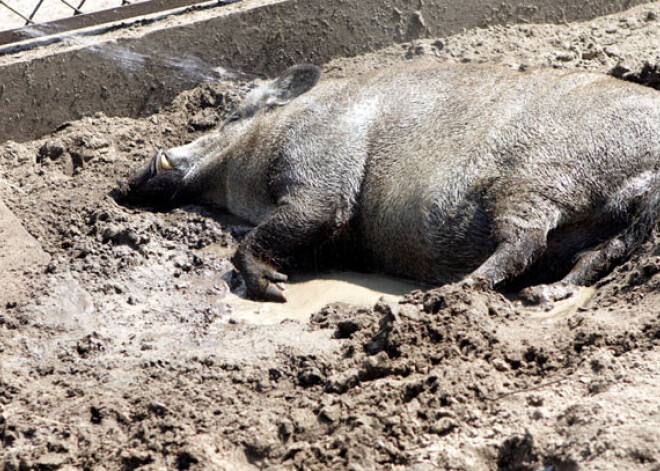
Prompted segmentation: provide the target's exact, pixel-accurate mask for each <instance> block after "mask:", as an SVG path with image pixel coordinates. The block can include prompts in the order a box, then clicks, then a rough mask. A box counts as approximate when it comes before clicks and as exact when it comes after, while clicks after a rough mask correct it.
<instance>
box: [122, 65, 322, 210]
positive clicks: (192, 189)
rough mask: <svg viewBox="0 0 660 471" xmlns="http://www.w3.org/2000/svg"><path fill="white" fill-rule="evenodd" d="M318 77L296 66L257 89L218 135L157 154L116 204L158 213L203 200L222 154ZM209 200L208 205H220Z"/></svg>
mask: <svg viewBox="0 0 660 471" xmlns="http://www.w3.org/2000/svg"><path fill="white" fill-rule="evenodd" d="M320 73H321V72H320V69H319V68H318V67H315V66H312V65H295V66H293V67H290V68H289V69H287V70H286V71H285V72H284V73H282V75H280V76H279V77H278V78H276V79H275V80H271V81H268V82H264V83H262V84H261V85H259V86H257V87H256V88H254V89H253V90H252V91H250V93H248V94H247V95H246V97H245V99H244V100H243V102H242V103H241V105H240V106H239V107H238V109H237V110H236V111H235V112H233V113H232V114H231V115H230V116H229V117H228V118H227V119H226V120H225V121H224V122H223V123H222V125H221V127H220V128H219V129H218V130H216V131H214V132H212V133H210V134H207V135H205V136H203V137H201V138H199V139H197V140H195V141H193V142H191V143H189V144H186V145H183V146H180V147H175V148H172V149H167V150H159V151H158V152H156V154H155V155H154V156H153V157H152V158H151V160H150V162H149V163H148V164H147V165H146V167H144V168H142V169H141V170H139V171H138V172H137V173H136V174H135V175H134V176H133V177H132V178H131V179H130V180H129V181H128V184H124V185H123V188H121V189H120V191H119V195H118V199H119V200H120V201H121V202H123V203H129V204H140V205H148V206H152V207H157V208H161V209H166V208H171V207H175V206H177V205H181V204H185V203H188V202H193V201H200V200H202V201H203V200H204V199H205V196H206V193H208V192H209V191H211V192H213V191H214V189H213V188H209V186H213V185H216V186H217V185H222V184H223V183H222V182H221V181H219V180H218V179H217V178H214V177H215V176H216V175H214V172H216V173H217V170H218V167H219V166H221V165H222V160H223V159H226V158H227V156H226V155H225V154H226V153H225V152H224V151H225V149H227V148H228V147H229V146H230V145H232V144H234V143H236V142H240V137H241V135H242V134H243V132H244V131H245V129H246V127H247V126H248V125H249V123H250V122H251V121H252V120H253V119H254V118H256V117H258V116H260V115H261V114H262V113H265V112H268V111H269V110H271V109H274V108H277V107H280V106H283V105H285V104H287V103H288V102H290V101H291V100H293V99H294V98H296V97H297V96H299V95H301V94H303V93H305V92H307V91H308V90H310V89H311V88H313V87H314V86H315V85H316V83H317V81H318V79H319V76H320ZM215 194H217V192H216V193H215ZM210 199H211V202H212V203H221V202H219V201H217V199H214V198H210Z"/></svg>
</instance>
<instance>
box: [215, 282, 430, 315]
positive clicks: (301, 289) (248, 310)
mask: <svg viewBox="0 0 660 471" xmlns="http://www.w3.org/2000/svg"><path fill="white" fill-rule="evenodd" d="M421 287H422V286H420V285H416V284H413V283H411V282H407V281H403V280H399V279H396V278H391V277H386V276H382V275H374V274H365V273H356V272H335V273H326V274H321V275H305V276H304V277H303V276H301V277H296V278H295V279H294V281H293V282H292V283H289V284H288V285H287V289H286V297H287V302H286V303H281V304H280V303H262V302H255V301H250V300H248V299H245V298H244V297H241V296H239V295H237V294H234V293H228V294H227V295H226V296H225V297H224V298H223V301H224V302H226V303H227V307H228V311H229V312H230V313H231V314H230V317H231V319H233V320H235V321H238V322H245V323H250V324H278V323H280V322H282V321H283V320H286V319H291V320H296V321H300V322H308V321H309V318H310V316H311V314H312V313H314V312H317V311H319V310H320V309H322V308H323V307H324V306H327V305H328V304H333V303H340V304H342V305H345V306H349V305H350V306H358V307H370V306H373V305H374V303H376V302H377V301H378V299H380V298H381V297H385V298H386V299H389V300H397V299H400V298H401V297H402V296H403V295H405V294H406V293H409V292H410V291H412V290H415V289H420V288H421Z"/></svg>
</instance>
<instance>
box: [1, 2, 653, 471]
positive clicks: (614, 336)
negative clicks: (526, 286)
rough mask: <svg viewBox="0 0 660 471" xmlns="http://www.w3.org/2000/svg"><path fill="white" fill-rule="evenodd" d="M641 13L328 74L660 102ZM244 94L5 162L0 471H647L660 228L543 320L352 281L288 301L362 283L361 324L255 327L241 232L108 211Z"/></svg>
mask: <svg viewBox="0 0 660 471" xmlns="http://www.w3.org/2000/svg"><path fill="white" fill-rule="evenodd" d="M659 15H660V3H652V4H648V5H645V6H643V7H639V8H636V9H633V10H630V11H628V12H625V13H623V14H618V15H614V16H611V17H606V18H601V19H598V20H594V21H591V22H588V23H582V24H570V25H560V26H550V25H522V26H511V27H495V28H490V29H484V30H476V31H466V32H464V33H463V34H460V35H457V36H453V37H449V38H442V39H437V40H429V41H421V42H419V43H415V44H406V45H404V46H396V47H393V48H390V49H388V50H385V51H381V52H379V53H376V54H371V55H368V56H365V57H361V58H358V59H344V60H338V61H334V62H333V63H330V64H327V65H326V66H325V71H326V73H327V74H328V75H342V74H353V73H359V72H360V71H361V70H364V69H365V68H372V67H381V66H384V65H387V64H390V63H394V62H399V61H406V60H415V59H416V58H417V57H418V56H424V57H429V56H430V57H437V60H440V61H489V62H498V63H503V64H507V65H509V66H511V67H514V68H521V67H522V68H524V67H530V66H551V67H578V68H587V69H593V70H600V71H603V72H610V71H612V70H615V73H616V74H618V75H621V76H625V77H626V78H629V79H633V80H640V81H644V82H647V83H648V84H650V85H654V84H655V85H656V86H657V85H658V83H659V80H658V74H657V69H655V71H654V69H653V67H652V66H653V65H657V64H659V63H660V20H659V19H658V16H659ZM645 62H648V63H649V64H650V65H651V66H646V67H645V66H644V63H645ZM248 85H249V84H246V83H238V82H237V83H210V84H205V85H203V86H201V87H199V88H197V89H195V90H192V91H189V92H186V93H184V94H182V95H181V96H180V97H179V98H178V99H177V100H176V101H175V102H174V103H173V104H172V105H170V106H167V107H164V108H163V109H162V110H161V111H160V112H159V113H158V114H156V115H153V116H151V117H150V118H147V119H141V120H134V119H126V118H110V117H106V116H102V115H98V116H94V117H89V118H86V119H84V120H81V121H78V122H74V123H69V124H67V125H66V126H63V127H62V128H61V129H60V130H58V131H56V132H54V133H53V134H52V135H50V136H47V137H45V138H43V139H39V140H37V141H33V142H28V143H23V144H17V143H12V142H8V143H4V144H2V145H0V171H1V173H0V199H2V200H3V201H4V203H5V204H6V206H7V207H8V208H9V210H11V212H12V213H13V214H14V215H15V216H16V217H17V218H18V219H19V220H20V221H21V223H22V224H23V227H24V228H25V230H26V232H25V231H22V230H21V229H20V228H17V225H16V222H15V221H14V220H13V219H12V218H13V216H12V215H11V214H10V213H9V212H8V211H6V210H5V209H4V208H2V207H0V214H1V215H2V219H1V220H0V236H2V239H3V241H2V244H0V248H2V251H1V252H0V277H2V279H1V280H0V283H2V285H3V286H11V289H3V290H0V298H2V299H0V301H1V304H0V359H1V362H0V443H1V448H0V464H1V465H2V466H3V469H5V470H17V469H21V470H31V469H35V470H36V469H38V470H54V469H60V470H73V469H109V470H114V469H121V470H132V469H145V470H146V469H154V470H155V469H165V468H167V469H181V470H186V469H199V470H202V469H226V470H249V469H299V470H325V469H337V470H340V469H341V470H345V469H349V470H353V471H359V470H388V469H390V470H398V469H412V470H418V471H422V470H434V469H457V470H481V469H485V470H489V469H514V470H541V469H543V470H577V469H589V470H592V469H599V470H620V469H644V470H658V469H660V446H658V445H659V444H660V232H659V233H656V234H655V235H654V237H653V239H652V240H651V241H649V242H648V243H647V244H646V245H645V246H644V247H643V248H642V250H640V251H639V252H638V253H636V254H635V255H634V256H633V257H632V258H631V260H629V261H628V262H627V263H625V264H624V265H622V266H620V267H618V268H616V269H615V271H614V272H613V273H612V274H611V275H609V276H607V277H606V278H605V279H603V280H602V281H601V282H600V283H599V284H598V285H597V286H596V287H595V291H594V292H593V293H592V296H591V298H589V299H583V301H584V302H585V304H584V305H581V306H578V307H577V308H576V309H570V310H566V311H564V312H563V313H562V314H561V315H551V316H548V315H547V314H546V313H544V312H542V311H529V310H524V309H521V308H520V307H519V306H518V305H517V304H516V303H515V302H513V301H511V298H510V297H506V296H504V295H503V294H500V293H497V292H491V291H479V290H462V289H459V288H457V287H456V286H453V285H448V286H445V287H442V288H439V289H433V290H429V291H422V290H415V291H413V292H412V293H410V294H408V295H406V296H405V297H402V296H400V295H401V293H402V292H401V291H399V290H400V289H401V288H402V287H403V285H401V284H399V283H398V282H396V281H392V280H385V281H384V280H382V279H378V278H374V281H373V283H372V282H371V281H368V280H369V279H368V278H360V277H356V275H355V274H349V275H346V274H331V275H324V276H323V277H321V276H319V278H326V279H325V281H321V282H320V283H328V284H327V285H323V284H321V285H319V284H315V282H312V281H309V277H308V278H306V279H305V278H298V280H301V281H305V280H307V281H306V282H303V283H300V284H299V285H297V288H294V290H295V289H299V292H300V293H301V298H300V299H301V300H302V301H305V300H306V298H305V297H306V296H307V298H309V299H313V300H314V301H318V299H319V296H320V295H323V296H327V298H323V300H322V302H323V303H325V302H326V301H325V300H326V299H327V300H329V301H331V300H338V301H342V296H343V294H344V293H345V292H346V291H345V289H348V288H346V287H347V286H349V287H350V290H354V289H358V288H362V289H364V291H360V292H359V293H358V296H359V300H362V302H363V303H364V302H366V304H365V305H363V306H357V307H351V306H350V305H348V304H347V303H346V301H345V300H344V301H342V302H338V303H331V304H330V305H328V306H326V307H323V308H319V306H318V305H313V303H311V304H310V305H303V306H302V307H299V310H297V311H296V310H295V309H294V306H292V307H290V309H291V312H286V311H279V312H273V311H268V310H269V309H270V308H269V307H268V306H250V305H249V304H246V303H245V302H244V301H242V300H240V298H239V297H237V296H236V295H235V294H229V290H230V287H234V288H235V290H236V291H237V292H238V293H239V294H240V283H238V282H237V279H236V277H234V276H233V275H232V267H231V265H230V263H229V261H228V256H229V254H230V253H231V251H232V249H233V248H234V247H235V244H236V241H237V240H240V238H241V237H242V236H243V235H244V234H245V233H246V231H247V230H248V229H249V228H248V227H246V226H245V225H244V224H242V223H241V222H240V221H237V220H235V219H232V218H231V217H228V216H227V215H223V214H220V213H218V212H217V211H214V210H212V209H210V208H200V207H187V208H182V209H177V210H174V211H171V212H168V213H154V212H149V211H145V210H140V209H137V208H125V207H121V206H118V205H117V204H116V203H115V202H114V200H113V199H112V197H111V196H110V192H111V191H112V190H113V189H114V188H116V185H117V184H116V181H117V179H118V178H122V177H125V176H126V175H127V174H128V173H130V171H131V170H132V169H134V168H135V167H136V166H138V165H141V164H142V163H143V162H144V161H145V160H146V159H147V158H148V157H149V156H151V155H152V154H153V152H154V151H155V149H156V148H158V147H167V146H173V145H177V144H180V143H182V142H186V141H188V140H190V139H193V138H195V137H197V136H199V135H201V134H202V133H203V132H206V131H208V130H209V129H211V128H213V127H214V126H215V125H217V123H218V121H219V119H221V117H222V116H223V115H225V114H226V113H228V112H229V111H230V110H231V109H232V107H233V106H235V104H236V103H237V101H238V100H239V99H240V96H241V95H243V94H244V93H245V91H246V89H247V87H248ZM10 230H11V232H9V231H10ZM19 253H20V254H25V256H22V255H21V256H19V255H17V254H19ZM10 269H11V270H10ZM313 278H314V277H313ZM333 278H334V279H335V280H334V281H333ZM337 279H340V280H343V283H344V284H343V285H341V283H339V282H338V281H337ZM365 280H367V281H365ZM390 283H391V284H390ZM340 285H341V286H340ZM360 285H362V286H360ZM342 286H343V288H342ZM356 287H357V288H356ZM332 290H336V292H331V293H330V294H328V292H330V291H332ZM358 291H359V289H358ZM365 291H366V292H368V293H367V294H365ZM353 292H354V293H355V291H353ZM379 292H388V293H389V294H390V295H392V296H393V297H390V298H386V299H383V300H381V301H378V302H374V297H377V296H379ZM302 301H301V302H302ZM303 304H304V303H303ZM255 310H256V311H257V312H256V313H255ZM294 311H296V312H294ZM308 311H315V312H313V313H312V315H311V318H310V321H309V322H304V319H305V318H306V315H307V314H306V313H307V312H308Z"/></svg>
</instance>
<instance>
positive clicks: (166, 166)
mask: <svg viewBox="0 0 660 471" xmlns="http://www.w3.org/2000/svg"><path fill="white" fill-rule="evenodd" d="M173 168H174V167H172V164H171V163H170V161H169V159H168V158H167V156H166V155H165V152H160V153H159V154H158V160H157V161H156V171H157V172H158V173H160V172H162V171H163V170H172V169H173Z"/></svg>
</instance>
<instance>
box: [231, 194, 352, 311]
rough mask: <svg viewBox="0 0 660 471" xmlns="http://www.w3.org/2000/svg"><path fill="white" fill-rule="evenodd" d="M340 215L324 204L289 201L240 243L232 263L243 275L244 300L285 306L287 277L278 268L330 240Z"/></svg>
mask: <svg viewBox="0 0 660 471" xmlns="http://www.w3.org/2000/svg"><path fill="white" fill-rule="evenodd" d="M341 213H342V212H341V211H339V210H337V209H336V208H335V207H333V206H332V205H331V204H328V203H327V202H317V201H306V200H289V199H287V201H285V202H283V203H281V204H280V205H279V206H278V207H277V209H276V210H275V211H274V212H273V213H272V214H271V215H270V216H269V217H268V218H267V219H266V220H265V221H263V222H262V223H261V224H259V225H258V226H257V227H256V228H254V229H253V230H252V231H251V232H250V233H249V234H248V235H247V236H246V237H245V239H243V241H242V242H241V244H240V245H239V247H238V250H237V251H236V254H235V255H234V257H233V259H232V262H233V263H234V266H235V267H236V269H237V270H238V271H239V272H240V273H241V274H242V275H243V278H244V279H245V285H246V287H247V292H248V296H250V297H252V298H256V299H262V300H265V301H278V302H285V301H286V297H285V296H284V284H283V283H284V282H285V281H287V276H286V275H284V274H282V273H279V272H278V271H277V267H278V265H281V263H282V261H284V260H285V259H287V258H290V257H291V256H293V255H295V253H296V252H297V251H298V250H299V249H301V248H304V247H309V246H312V245H314V244H317V243H319V242H320V241H322V240H324V239H326V238H328V237H332V236H333V235H334V234H335V233H336V232H337V230H338V228H339V227H340V225H341V224H340V223H338V222H337V221H338V218H339V219H341V217H340V215H341Z"/></svg>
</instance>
